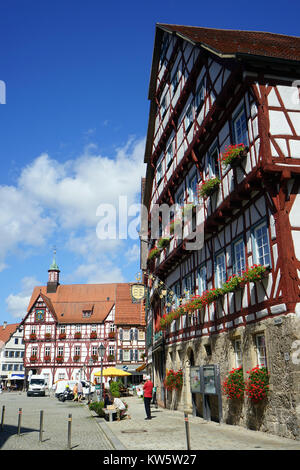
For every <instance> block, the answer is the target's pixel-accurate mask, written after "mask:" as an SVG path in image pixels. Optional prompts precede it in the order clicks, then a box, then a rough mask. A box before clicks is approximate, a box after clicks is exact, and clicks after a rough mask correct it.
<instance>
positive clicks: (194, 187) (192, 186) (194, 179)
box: [189, 173, 198, 204]
mask: <svg viewBox="0 0 300 470" xmlns="http://www.w3.org/2000/svg"><path fill="white" fill-rule="evenodd" d="M189 201H190V202H193V203H194V204H197V203H198V176H197V173H194V174H193V175H192V176H191V177H190V179H189Z"/></svg>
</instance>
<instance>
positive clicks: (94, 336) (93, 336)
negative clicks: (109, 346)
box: [90, 331, 97, 339]
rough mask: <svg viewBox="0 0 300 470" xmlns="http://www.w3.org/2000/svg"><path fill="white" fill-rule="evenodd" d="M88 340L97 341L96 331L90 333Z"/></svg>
mask: <svg viewBox="0 0 300 470" xmlns="http://www.w3.org/2000/svg"><path fill="white" fill-rule="evenodd" d="M90 339H97V332H96V331H91V334H90Z"/></svg>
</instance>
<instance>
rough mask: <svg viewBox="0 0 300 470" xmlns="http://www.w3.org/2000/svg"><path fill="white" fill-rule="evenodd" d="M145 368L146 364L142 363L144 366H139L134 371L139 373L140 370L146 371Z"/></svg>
mask: <svg viewBox="0 0 300 470" xmlns="http://www.w3.org/2000/svg"><path fill="white" fill-rule="evenodd" d="M146 367H147V364H146V362H144V364H142V365H141V366H139V367H137V369H135V370H136V371H137V372H141V371H142V370H144V369H146Z"/></svg>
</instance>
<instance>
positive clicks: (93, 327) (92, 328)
mask: <svg viewBox="0 0 300 470" xmlns="http://www.w3.org/2000/svg"><path fill="white" fill-rule="evenodd" d="M91 331H93V332H94V333H95V332H96V331H97V325H92V326H91Z"/></svg>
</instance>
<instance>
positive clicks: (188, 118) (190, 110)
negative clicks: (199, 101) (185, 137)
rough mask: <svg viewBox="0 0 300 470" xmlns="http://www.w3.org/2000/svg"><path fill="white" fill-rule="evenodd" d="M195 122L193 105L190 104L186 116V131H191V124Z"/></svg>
mask: <svg viewBox="0 0 300 470" xmlns="http://www.w3.org/2000/svg"><path fill="white" fill-rule="evenodd" d="M192 124H193V107H192V105H191V104H190V105H189V107H188V108H187V112H186V115H185V118H184V126H185V132H189V130H190V128H191V125H192Z"/></svg>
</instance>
